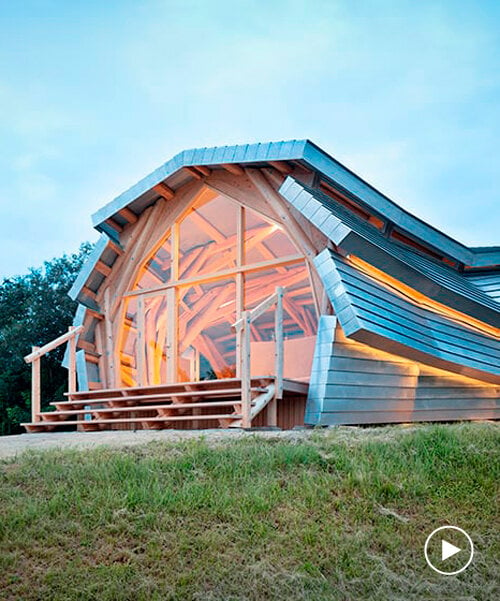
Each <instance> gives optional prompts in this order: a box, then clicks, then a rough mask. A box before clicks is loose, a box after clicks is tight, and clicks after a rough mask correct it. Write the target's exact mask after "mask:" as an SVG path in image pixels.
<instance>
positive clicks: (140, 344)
mask: <svg viewBox="0 0 500 601" xmlns="http://www.w3.org/2000/svg"><path fill="white" fill-rule="evenodd" d="M136 353H137V358H136V359H137V384H138V385H139V386H145V385H146V324H145V314H144V297H142V296H138V297H137V349H136Z"/></svg>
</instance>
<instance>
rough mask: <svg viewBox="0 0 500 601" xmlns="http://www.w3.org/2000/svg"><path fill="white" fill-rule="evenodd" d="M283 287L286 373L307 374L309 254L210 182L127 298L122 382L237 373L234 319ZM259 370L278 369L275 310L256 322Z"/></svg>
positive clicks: (311, 327)
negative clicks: (216, 190)
mask: <svg viewBox="0 0 500 601" xmlns="http://www.w3.org/2000/svg"><path fill="white" fill-rule="evenodd" d="M276 286H284V287H285V297H284V324H283V329H284V335H285V368H284V369H285V376H286V377H290V378H300V379H304V378H305V377H307V375H308V371H307V366H308V365H309V364H310V361H311V358H312V348H313V341H314V336H315V333H316V327H317V315H316V309H315V303H314V299H313V294H312V288H311V282H310V279H309V272H308V268H307V266H306V263H305V260H304V257H303V256H302V254H301V253H300V251H299V250H298V248H297V247H296V246H295V245H294V244H293V242H292V240H291V239H290V237H289V236H288V235H287V234H286V232H285V231H284V229H283V228H282V226H281V225H279V224H278V223H275V222H274V221H273V220H271V219H269V218H267V217H264V216H263V215H261V214H259V213H257V212H255V211H253V210H251V209H248V208H246V207H243V206H241V205H239V204H237V203H236V202H234V201H232V200H231V199H229V198H227V197H225V196H221V195H217V194H215V193H210V192H208V191H207V190H205V191H204V192H203V193H202V194H201V195H200V197H199V198H198V200H197V201H196V202H194V203H193V205H192V206H191V207H190V208H189V209H188V210H187V211H186V212H185V213H184V214H183V215H182V216H181V217H180V218H179V219H178V220H177V221H176V222H175V223H174V224H173V225H171V226H170V227H169V228H168V231H167V232H166V236H165V238H164V239H163V240H161V241H160V242H159V244H158V245H157V247H156V248H155V249H154V251H153V252H152V253H151V256H150V257H148V258H147V259H146V260H145V262H144V263H143V265H142V266H141V269H140V271H139V274H138V277H137V279H136V282H135V283H134V285H133V287H132V289H131V290H130V291H129V292H127V293H126V294H125V296H124V298H123V308H122V310H123V313H122V315H123V317H122V328H121V335H120V337H119V349H118V351H119V358H120V380H121V382H120V383H121V384H122V385H125V386H136V385H153V384H160V383H165V382H173V381H195V380H199V379H215V378H216V379H219V378H228V377H234V376H236V362H237V356H236V355H237V350H236V335H235V332H234V330H233V329H232V324H233V323H234V322H235V321H236V320H237V319H238V318H239V317H240V316H241V312H242V311H243V310H244V309H251V308H253V307H255V306H256V305H258V304H259V303H260V302H262V301H263V300H265V299H266V298H267V297H268V296H269V295H270V294H272V293H273V291H274V290H275V288H276ZM251 335H252V342H251V345H252V371H253V375H269V374H271V373H272V367H273V357H272V355H273V353H274V350H273V344H272V342H273V336H274V313H273V312H272V311H269V312H268V313H266V314H264V315H262V316H260V318H259V319H258V320H257V321H256V322H255V323H254V324H252V329H251Z"/></svg>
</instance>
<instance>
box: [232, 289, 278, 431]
mask: <svg viewBox="0 0 500 601" xmlns="http://www.w3.org/2000/svg"><path fill="white" fill-rule="evenodd" d="M284 292H285V289H284V288H283V287H282V286H278V287H277V288H276V291H275V292H273V294H271V296H269V297H268V298H267V299H265V300H264V301H262V302H261V303H260V304H259V305H257V306H256V307H254V308H253V309H252V310H247V311H243V313H242V315H241V318H240V319H238V321H236V322H235V323H234V324H233V327H234V328H236V334H237V347H238V365H237V367H238V372H239V373H238V376H239V377H240V378H241V405H242V406H241V409H242V411H241V413H242V420H241V424H242V426H243V428H250V426H251V422H252V416H251V405H252V399H251V386H252V377H251V373H250V372H251V366H250V324H251V323H252V322H253V321H255V320H256V319H257V318H258V317H260V316H261V315H263V314H264V313H265V312H266V311H268V310H269V309H270V308H271V307H272V306H273V305H276V309H275V313H274V332H275V335H274V345H275V350H274V359H275V372H276V373H275V375H276V390H275V394H274V402H273V403H272V414H271V415H270V416H269V422H270V425H272V426H275V425H276V423H275V422H276V400H277V399H281V398H282V397H283V350H284V349H283V295H284ZM271 422H272V423H271Z"/></svg>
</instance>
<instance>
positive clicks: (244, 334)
mask: <svg viewBox="0 0 500 601" xmlns="http://www.w3.org/2000/svg"><path fill="white" fill-rule="evenodd" d="M242 320H243V324H242V327H241V339H242V340H241V342H242V344H241V411H242V420H241V425H242V426H243V428H250V427H251V425H252V418H251V410H252V393H251V390H250V388H251V383H252V378H251V375H250V321H251V316H250V311H243V316H242Z"/></svg>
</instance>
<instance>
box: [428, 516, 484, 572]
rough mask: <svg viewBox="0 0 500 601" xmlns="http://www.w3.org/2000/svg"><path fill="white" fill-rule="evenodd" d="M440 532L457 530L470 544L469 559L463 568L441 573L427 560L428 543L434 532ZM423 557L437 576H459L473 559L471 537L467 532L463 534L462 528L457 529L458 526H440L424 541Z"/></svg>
mask: <svg viewBox="0 0 500 601" xmlns="http://www.w3.org/2000/svg"><path fill="white" fill-rule="evenodd" d="M441 530H458V532H461V533H462V534H463V535H464V536H465V537H466V538H467V540H468V541H469V544H470V557H469V561H468V562H467V563H466V564H465V565H464V566H463V567H461V568H460V569H459V570H455V571H454V572H443V571H442V570H438V569H437V568H436V567H435V566H434V565H433V564H432V562H431V560H430V559H429V556H428V554H427V547H428V546H429V541H430V540H431V538H432V537H433V536H434V535H435V534H436V532H439V531H441ZM424 555H425V561H426V562H427V563H428V565H429V566H430V567H431V568H432V569H433V570H434V571H435V572H437V573H438V574H442V575H443V576H454V575H455V574H460V572H463V571H464V570H466V569H467V568H468V567H469V566H470V563H471V561H472V559H473V557H474V543H473V542H472V539H471V537H470V536H469V535H468V534H467V532H465V530H462V528H459V527H458V526H441V527H439V528H436V529H435V530H433V531H432V532H431V533H430V534H429V536H428V537H427V540H426V541H425V545H424Z"/></svg>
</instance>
